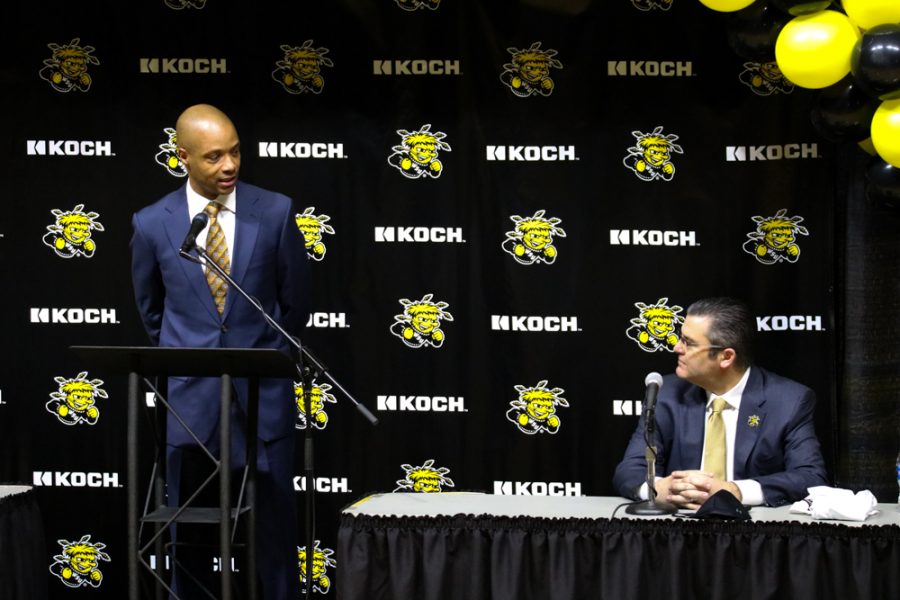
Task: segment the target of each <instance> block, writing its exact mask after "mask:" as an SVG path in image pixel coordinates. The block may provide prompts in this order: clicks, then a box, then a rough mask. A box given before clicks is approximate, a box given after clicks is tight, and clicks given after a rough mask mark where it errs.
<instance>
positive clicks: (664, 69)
mask: <svg viewBox="0 0 900 600" xmlns="http://www.w3.org/2000/svg"><path fill="white" fill-rule="evenodd" d="M606 74H607V75H609V76H610V77H693V76H694V63H692V62H691V61H689V60H610V61H607V62H606Z"/></svg>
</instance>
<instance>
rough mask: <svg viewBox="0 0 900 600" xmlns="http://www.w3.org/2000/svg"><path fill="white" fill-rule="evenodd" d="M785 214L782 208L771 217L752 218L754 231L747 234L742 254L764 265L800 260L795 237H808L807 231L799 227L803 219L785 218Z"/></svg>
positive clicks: (796, 217) (798, 247)
mask: <svg viewBox="0 0 900 600" xmlns="http://www.w3.org/2000/svg"><path fill="white" fill-rule="evenodd" d="M786 214H787V209H786V208H782V209H781V210H779V211H778V212H777V213H775V216H773V217H759V216H757V217H752V218H753V222H754V223H756V231H751V232H750V233H748V234H747V237H748V238H749V239H748V240H747V241H746V242H744V246H743V248H744V252H746V253H747V254H752V255H753V256H754V257H755V258H756V260H757V261H759V262H761V263H762V264H764V265H774V264H775V263H780V262H782V261H787V262H789V263H795V262H797V260H798V259H799V258H800V246H798V245H797V244H796V241H797V236H798V235H809V230H808V229H807V228H806V227H804V226H802V225H800V223H802V222H803V217H800V216H793V217H787V216H785V215H786Z"/></svg>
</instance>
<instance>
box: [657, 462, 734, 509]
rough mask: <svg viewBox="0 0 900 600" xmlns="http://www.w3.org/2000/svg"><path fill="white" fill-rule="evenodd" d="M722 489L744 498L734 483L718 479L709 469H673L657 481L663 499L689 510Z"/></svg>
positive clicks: (658, 490) (698, 506)
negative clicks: (669, 473)
mask: <svg viewBox="0 0 900 600" xmlns="http://www.w3.org/2000/svg"><path fill="white" fill-rule="evenodd" d="M722 489H724V490H728V491H729V492H730V493H731V494H732V495H733V496H734V497H735V498H737V499H738V500H742V499H743V495H742V494H741V491H740V490H739V489H738V487H737V486H736V485H735V484H734V483H732V482H730V481H723V480H721V479H716V478H715V477H714V476H713V474H712V473H709V472H707V471H673V472H672V474H671V475H669V476H668V477H664V478H663V479H660V480H659V481H657V482H656V492H657V494H658V497H659V498H660V499H661V500H665V501H666V502H670V503H672V504H674V505H675V506H677V507H678V508H686V509H689V510H697V509H698V508H700V506H701V505H702V504H703V503H704V502H706V500H707V498H709V497H710V496H712V495H713V494H715V493H716V492H718V491H719V490H722Z"/></svg>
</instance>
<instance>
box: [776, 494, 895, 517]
mask: <svg viewBox="0 0 900 600" xmlns="http://www.w3.org/2000/svg"><path fill="white" fill-rule="evenodd" d="M806 491H807V492H808V493H809V495H808V496H807V497H806V498H804V499H803V500H800V501H798V502H794V504H792V505H791V512H792V513H798V514H801V515H810V516H811V517H812V518H814V519H840V520H844V521H865V520H866V519H867V518H868V517H870V516H872V515H874V514H878V511H877V510H875V507H876V506H877V505H878V500H876V499H875V496H873V495H872V492H870V491H869V490H863V491H861V492H857V493H855V494H854V493H853V491H852V490H846V489H843V488H833V487H828V486H826V485H820V486H816V487H811V488H807V489H806Z"/></svg>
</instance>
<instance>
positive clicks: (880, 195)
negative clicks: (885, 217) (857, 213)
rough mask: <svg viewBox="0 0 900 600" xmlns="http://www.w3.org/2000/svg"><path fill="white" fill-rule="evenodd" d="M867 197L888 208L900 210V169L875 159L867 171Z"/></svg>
mask: <svg viewBox="0 0 900 600" xmlns="http://www.w3.org/2000/svg"><path fill="white" fill-rule="evenodd" d="M866 197H868V198H869V200H871V201H872V202H877V203H879V204H882V205H884V206H886V207H888V208H893V209H900V169H897V168H895V167H892V166H891V165H889V164H888V163H886V162H884V161H883V160H881V159H880V158H875V159H873V160H872V162H871V163H869V166H868V168H867V169H866Z"/></svg>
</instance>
